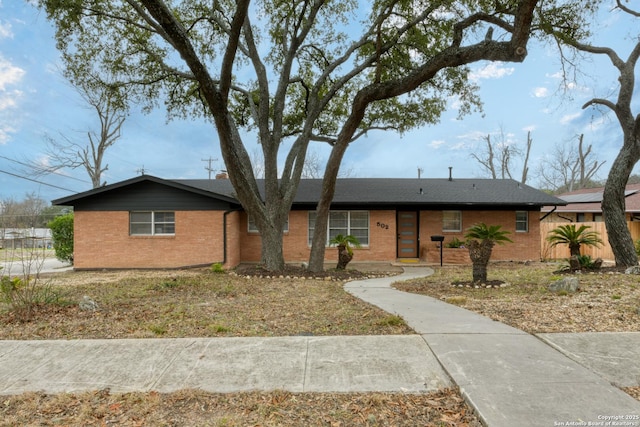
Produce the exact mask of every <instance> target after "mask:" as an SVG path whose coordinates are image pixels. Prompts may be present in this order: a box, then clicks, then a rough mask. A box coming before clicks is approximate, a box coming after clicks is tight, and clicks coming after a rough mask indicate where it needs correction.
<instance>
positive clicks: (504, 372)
mask: <svg viewBox="0 0 640 427" xmlns="http://www.w3.org/2000/svg"><path fill="white" fill-rule="evenodd" d="M428 274H432V270H431V269H428V268H420V267H414V268H407V269H405V274H403V275H402V276H401V277H400V279H405V278H413V277H420V276H425V275H428ZM390 285H391V283H390V281H387V280H384V279H382V280H378V279H376V280H366V281H358V282H351V283H348V284H347V285H346V286H345V288H346V289H347V291H349V292H350V293H351V294H353V295H355V296H356V297H358V298H361V299H363V300H364V301H367V302H369V303H371V304H374V305H376V306H378V307H380V308H382V309H383V310H386V311H388V312H391V313H395V314H398V315H400V316H402V317H403V318H404V319H405V321H406V322H407V323H408V324H409V326H411V327H412V328H413V329H414V330H416V332H418V333H419V334H421V335H422V337H423V338H424V340H425V342H426V343H427V345H428V346H429V348H430V349H431V350H432V351H433V354H434V355H435V357H436V358H437V359H438V361H439V362H440V363H441V364H442V366H443V368H444V369H445V370H446V371H447V373H448V374H449V375H451V378H452V379H453V381H454V382H455V383H456V384H457V385H458V386H459V387H460V390H461V392H462V394H463V396H464V397H465V399H466V400H467V401H468V402H469V404H470V405H471V406H473V407H474V409H475V410H476V411H477V413H478V415H479V416H480V418H481V419H482V420H483V421H484V423H485V424H486V425H488V426H490V427H497V426H505V427H507V426H509V427H511V426H561V425H562V426H567V425H585V426H586V425H603V426H604V425H627V426H640V402H638V401H637V400H635V399H633V398H632V397H630V396H629V395H627V394H626V393H624V392H622V391H621V390H620V389H618V388H617V387H614V386H613V385H611V382H610V380H607V379H606V378H603V376H601V375H598V374H596V373H595V372H594V371H593V370H590V369H588V368H586V367H584V366H583V365H581V364H578V363H577V362H575V361H574V360H572V359H570V358H569V357H567V356H565V355H564V354H562V353H561V352H559V351H558V350H556V348H558V349H561V348H562V347H563V345H567V344H568V343H570V341H566V340H560V342H561V343H560V344H556V345H555V347H556V348H552V347H551V346H550V345H547V344H545V343H544V342H543V341H541V340H540V339H539V338H537V337H535V336H532V335H529V334H527V333H525V332H522V331H520V330H518V329H514V328H512V327H510V326H507V325H504V324H502V323H499V322H495V321H493V320H491V319H489V318H486V317H483V316H480V315H478V314H476V313H473V312H470V311H467V310H464V309H461V308H459V307H456V306H453V305H450V304H446V303H444V302H441V301H438V300H436V299H433V298H430V297H427V296H423V295H416V294H410V293H406V292H401V291H398V290H396V289H392V288H391V286H390ZM554 335H555V334H545V339H546V340H548V341H549V342H553V340H554V337H553V336H554ZM562 335H573V334H562ZM576 335H582V334H576ZM603 335H604V336H609V337H610V335H607V334H603ZM619 335H623V336H624V337H625V339H624V340H623V341H622V343H620V340H619V339H618V341H613V342H612V341H606V343H605V342H602V343H603V344H606V345H609V346H614V347H618V346H620V345H622V348H625V349H627V350H628V351H626V353H627V361H628V362H632V365H631V367H632V370H631V372H629V371H627V372H626V374H628V375H630V376H632V375H633V371H634V370H635V372H638V369H639V367H640V360H639V357H638V356H639V355H640V333H637V334H619ZM565 338H566V337H565ZM599 340H600V338H599V337H598V336H593V335H592V336H591V339H590V340H589V341H593V343H597V342H599ZM592 349H593V350H597V349H598V345H592ZM601 350H605V352H606V351H607V350H611V348H609V349H601ZM618 356H619V357H617V359H618V360H617V361H616V362H615V363H619V362H622V359H623V358H624V354H619V355H618ZM586 359H590V360H591V359H592V358H589V357H587V358H586ZM604 365H605V366H606V365H607V364H606V363H605V364H604ZM601 366H602V365H601V364H597V363H596V364H593V365H592V368H593V367H601ZM602 373H603V372H600V374H602ZM631 381H633V379H631ZM635 381H640V378H638V377H636V379H635ZM612 417H613V418H612ZM607 422H609V424H607ZM616 422H620V423H621V424H616Z"/></svg>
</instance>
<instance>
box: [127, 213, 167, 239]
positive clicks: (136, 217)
mask: <svg viewBox="0 0 640 427" xmlns="http://www.w3.org/2000/svg"><path fill="white" fill-rule="evenodd" d="M175 233H176V216H175V212H156V211H148V212H129V234H131V235H132V236H157V235H173V234H175Z"/></svg>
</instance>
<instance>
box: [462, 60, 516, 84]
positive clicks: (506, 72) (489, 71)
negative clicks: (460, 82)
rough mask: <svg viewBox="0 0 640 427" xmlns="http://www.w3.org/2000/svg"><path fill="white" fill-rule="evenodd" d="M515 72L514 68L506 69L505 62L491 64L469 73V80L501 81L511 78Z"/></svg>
mask: <svg viewBox="0 0 640 427" xmlns="http://www.w3.org/2000/svg"><path fill="white" fill-rule="evenodd" d="M514 71H515V68H513V67H505V66H504V63H503V62H490V63H488V64H487V65H485V66H484V67H482V68H479V69H477V70H475V71H472V72H471V73H469V80H471V81H475V82H477V81H478V80H482V79H501V78H503V77H505V76H510V75H511V74H513V72H514Z"/></svg>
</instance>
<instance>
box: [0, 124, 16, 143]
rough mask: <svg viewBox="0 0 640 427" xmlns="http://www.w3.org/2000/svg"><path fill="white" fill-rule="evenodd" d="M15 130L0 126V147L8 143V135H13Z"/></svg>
mask: <svg viewBox="0 0 640 427" xmlns="http://www.w3.org/2000/svg"><path fill="white" fill-rule="evenodd" d="M15 131H16V130H15V129H14V128H12V127H11V126H8V125H0V145H4V144H6V143H7V142H9V139H10V137H9V134H10V133H15Z"/></svg>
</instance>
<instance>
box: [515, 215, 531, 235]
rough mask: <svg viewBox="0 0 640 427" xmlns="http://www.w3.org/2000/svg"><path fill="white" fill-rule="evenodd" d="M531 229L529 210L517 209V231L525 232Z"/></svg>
mask: <svg viewBox="0 0 640 427" xmlns="http://www.w3.org/2000/svg"><path fill="white" fill-rule="evenodd" d="M527 231H529V212H527V211H516V232H520V233H525V232H527Z"/></svg>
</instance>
